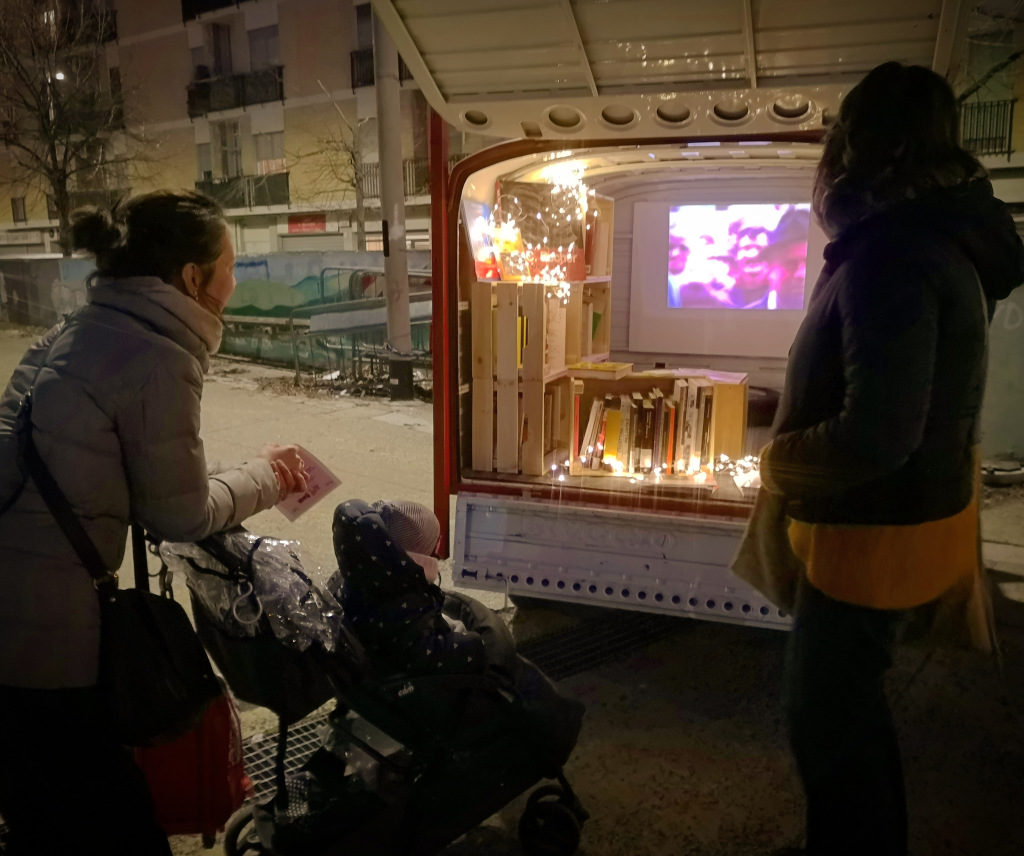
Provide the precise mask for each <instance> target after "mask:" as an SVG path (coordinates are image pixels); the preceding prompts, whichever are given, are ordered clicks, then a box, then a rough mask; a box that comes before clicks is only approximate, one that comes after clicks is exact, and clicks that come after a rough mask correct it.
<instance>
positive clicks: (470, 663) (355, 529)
mask: <svg viewBox="0 0 1024 856" xmlns="http://www.w3.org/2000/svg"><path fill="white" fill-rule="evenodd" d="M334 551H335V554H336V556H337V559H338V566H339V573H338V574H336V575H335V576H334V577H332V579H331V580H330V581H329V582H328V588H329V589H330V591H331V593H332V594H333V595H335V597H337V598H338V600H339V601H340V602H341V606H342V609H343V610H344V612H345V619H346V621H347V622H348V624H349V626H350V627H351V629H352V631H353V633H355V635H356V636H357V637H358V638H359V640H360V642H362V643H363V645H364V647H365V648H366V649H367V652H368V653H369V655H370V657H371V658H372V659H373V660H374V661H375V664H376V665H377V666H378V668H383V669H385V670H393V671H404V672H409V673H420V674H438V673H479V672H483V671H484V670H485V669H486V668H487V665H488V659H487V655H486V653H485V651H484V642H483V638H482V637H481V635H480V634H479V633H476V632H472V631H461V630H454V629H453V628H452V626H451V625H449V623H448V622H447V621H445V618H444V616H443V614H442V608H443V606H444V603H445V596H444V593H443V592H442V591H441V589H440V588H439V587H438V586H436V585H434V584H432V583H428V582H427V580H426V577H425V576H424V574H423V568H421V567H420V566H419V565H418V564H417V563H416V562H414V561H413V560H412V559H411V558H410V557H409V555H408V554H407V553H406V552H405V551H403V550H401V549H399V547H398V546H397V545H396V544H395V543H394V542H392V540H391V539H390V538H389V537H388V530H387V527H386V526H385V525H384V521H383V520H382V519H381V516H380V514H378V513H377V512H376V511H375V510H373V509H372V508H371V507H370V506H369V505H367V504H366V503H365V502H362V501H360V500H349V501H348V502H343V503H341V504H340V505H338V507H337V508H336V509H335V510H334Z"/></svg>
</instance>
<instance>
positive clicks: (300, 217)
mask: <svg viewBox="0 0 1024 856" xmlns="http://www.w3.org/2000/svg"><path fill="white" fill-rule="evenodd" d="M326 231H327V215H326V214H289V215H288V234H290V235H294V234H296V233H302V232H326Z"/></svg>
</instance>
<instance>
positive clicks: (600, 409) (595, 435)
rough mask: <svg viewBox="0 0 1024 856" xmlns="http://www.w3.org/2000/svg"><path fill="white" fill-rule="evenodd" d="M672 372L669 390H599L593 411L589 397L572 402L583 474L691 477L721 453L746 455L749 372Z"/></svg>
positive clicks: (657, 387) (655, 387)
mask: <svg viewBox="0 0 1024 856" xmlns="http://www.w3.org/2000/svg"><path fill="white" fill-rule="evenodd" d="M651 374H652V375H654V373H651ZM672 375H673V383H672V390H671V392H666V391H664V389H663V385H653V384H652V386H651V387H650V388H649V389H648V390H646V391H639V390H638V391H634V392H628V393H610V392H609V393H598V394H595V395H593V396H592V397H591V398H590V401H589V408H588V409H587V407H586V405H587V402H586V401H585V400H577V401H576V402H575V403H574V409H576V412H577V413H578V414H579V415H578V418H577V419H575V420H574V437H573V440H572V449H573V452H574V454H575V455H576V463H577V465H578V468H579V469H580V470H581V471H582V472H587V471H591V472H609V473H616V474H648V473H653V474H661V475H676V476H691V475H694V474H696V473H698V472H701V471H705V472H708V471H710V468H711V467H713V465H714V462H715V460H716V459H717V458H718V457H719V456H720V455H726V456H728V457H730V458H737V459H738V458H741V457H742V456H743V455H744V454H745V449H744V444H745V442H746V422H747V384H746V375H744V374H737V373H725V372H703V373H702V374H696V373H694V372H693V371H692V370H685V369H677V370H672ZM643 376H644V375H643V374H641V375H634V376H633V377H634V378H636V379H640V378H642V377H643ZM657 376H659V377H663V376H664V375H657ZM576 397H577V399H585V396H583V395H577V396H576Z"/></svg>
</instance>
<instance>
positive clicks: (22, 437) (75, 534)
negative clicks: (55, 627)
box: [16, 392, 114, 586]
mask: <svg viewBox="0 0 1024 856" xmlns="http://www.w3.org/2000/svg"><path fill="white" fill-rule="evenodd" d="M16 430H17V436H18V454H19V455H20V457H21V460H22V461H23V462H24V464H25V466H26V467H27V468H28V472H29V475H31V476H32V479H33V481H35V483H36V487H37V488H39V494H40V496H42V498H43V500H44V501H45V502H46V506H47V508H49V509H50V513H51V514H52V515H53V517H54V519H55V520H56V521H57V524H58V525H59V526H60V528H61V531H62V532H63V533H64V535H65V537H66V538H67V539H68V541H69V542H70V543H71V546H72V547H74V548H75V552H76V553H78V558H80V559H81V560H82V564H84V565H85V568H86V570H87V571H88V572H89V573H90V574H91V575H92V577H93V579H94V580H95V581H96V584H97V586H99V585H101V584H103V583H111V582H113V581H114V574H112V573H111V572H110V571H109V570H108V569H107V567H106V565H104V563H103V560H102V559H101V558H100V554H99V552H98V551H97V550H96V545H95V544H93V543H92V539H91V538H90V537H89V536H88V534H86V531H85V529H83V528H82V524H81V523H80V522H79V520H78V518H77V517H76V516H75V512H74V511H73V510H72V508H71V503H69V502H68V499H67V497H66V496H64V493H63V491H61V489H60V486H59V485H58V484H57V482H56V481H55V480H54V478H53V476H52V475H51V474H50V471H49V469H47V467H46V464H45V463H44V462H43V459H42V458H41V457H40V456H39V450H38V449H36V444H35V441H34V440H33V439H32V393H31V392H28V393H26V394H25V398H24V399H22V402H21V408H20V409H19V410H18V423H17V429H16Z"/></svg>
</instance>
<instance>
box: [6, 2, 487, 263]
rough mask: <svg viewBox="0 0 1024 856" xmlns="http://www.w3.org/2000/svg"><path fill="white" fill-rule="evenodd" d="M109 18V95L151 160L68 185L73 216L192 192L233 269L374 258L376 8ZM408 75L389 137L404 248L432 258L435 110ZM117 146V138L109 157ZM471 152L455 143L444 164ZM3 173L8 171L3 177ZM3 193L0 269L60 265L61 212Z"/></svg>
mask: <svg viewBox="0 0 1024 856" xmlns="http://www.w3.org/2000/svg"><path fill="white" fill-rule="evenodd" d="M109 5H110V8H111V10H112V12H113V13H114V14H115V15H116V18H114V19H113V20H114V21H116V28H115V29H114V31H113V32H110V33H108V34H107V38H106V44H105V60H106V65H107V74H106V75H105V76H103V78H104V81H103V85H105V86H109V88H110V91H111V94H112V95H113V96H115V97H119V98H121V99H123V107H124V117H125V118H124V121H125V124H126V127H127V128H128V129H130V130H132V131H133V132H134V136H135V137H137V138H138V140H141V141H142V145H141V147H140V148H139V154H138V157H137V158H134V159H133V160H132V162H131V163H130V164H128V165H127V166H126V167H125V168H122V169H119V170H117V171H116V173H110V171H108V174H107V175H106V176H105V178H106V182H105V183H104V184H103V186H99V187H98V186H96V182H95V179H93V181H92V182H91V183H87V182H85V181H83V180H82V179H78V180H77V182H76V183H73V185H72V187H71V196H72V201H73V202H76V203H80V204H88V203H93V202H103V201H108V200H111V199H115V198H117V197H119V196H124V195H128V194H135V193H140V192H145V191H147V190H152V189H156V188H193V187H194V188H196V189H198V190H201V191H203V192H205V193H208V194H209V195H211V196H213V197H214V198H216V199H218V200H219V201H220V202H221V203H222V205H223V206H224V207H225V210H226V213H227V218H228V221H229V223H230V225H231V228H232V230H233V232H234V238H235V243H236V247H237V249H238V252H239V254H240V255H246V254H257V253H267V252H278V251H288V250H356V249H360V248H363V249H370V250H373V249H379V248H380V242H381V214H380V201H379V197H380V179H379V170H378V164H377V160H378V154H377V135H378V133H380V129H379V127H378V123H377V119H376V95H375V89H374V86H373V82H374V81H373V34H372V18H371V12H370V5H369V3H360V2H353V0H245V2H225V0H111V2H110V4H109ZM400 72H401V73H400V77H401V83H400V87H401V92H400V101H401V120H400V127H399V128H395V129H388V130H387V133H397V134H399V135H400V137H401V142H402V158H403V180H404V190H405V196H406V224H407V233H408V242H409V246H410V248H413V249H425V248H427V247H428V244H429V236H428V226H429V190H428V166H427V140H426V135H427V119H428V113H427V111H428V108H427V105H426V102H425V100H424V99H423V97H422V95H421V94H420V92H419V90H418V89H417V87H416V85H415V83H414V82H413V81H412V80H411V79H410V76H409V75H408V73H407V71H406V70H405V68H404V65H400ZM118 134H119V130H118V129H117V128H112V129H111V132H110V137H111V139H110V141H109V144H110V145H117V144H118V143H117V139H118ZM138 140H136V142H138ZM467 143H468V144H470V145H472V141H466V140H464V139H462V138H461V137H459V138H458V139H453V141H452V147H451V150H452V151H455V152H458V151H461V150H463V147H464V145H466V144H467ZM481 143H482V140H480V141H477V146H479V145H480V144H481ZM9 166H10V162H9V160H7V159H4V158H2V157H0V174H2V172H3V170H4V169H5V168H9ZM5 189H7V190H8V192H9V193H10V201H9V204H7V205H3V204H0V256H26V255H29V256H30V255H36V254H51V253H56V252H59V245H58V241H57V221H56V216H55V211H54V206H53V202H52V199H48V198H47V196H46V194H45V192H43V191H42V190H41V189H40V188H39V187H37V186H35V187H34V186H28V185H25V184H22V185H21V186H20V187H19V186H17V185H15V186H9V187H7V188H5ZM19 190H20V192H19ZM360 221H362V227H361V228H360ZM361 243H362V244H364V246H362V247H360V244H361Z"/></svg>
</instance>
